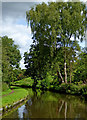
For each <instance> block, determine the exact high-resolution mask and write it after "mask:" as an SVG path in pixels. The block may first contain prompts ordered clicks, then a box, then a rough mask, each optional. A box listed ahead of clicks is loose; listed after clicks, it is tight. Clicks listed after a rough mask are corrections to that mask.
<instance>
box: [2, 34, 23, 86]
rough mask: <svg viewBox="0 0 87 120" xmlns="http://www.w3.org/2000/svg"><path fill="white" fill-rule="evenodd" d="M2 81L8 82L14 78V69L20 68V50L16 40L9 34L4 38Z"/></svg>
mask: <svg viewBox="0 0 87 120" xmlns="http://www.w3.org/2000/svg"><path fill="white" fill-rule="evenodd" d="M1 39H2V81H3V82H7V83H8V84H9V83H10V81H11V80H12V79H14V78H13V74H14V69H17V68H19V62H20V60H21V55H20V51H19V50H18V46H17V45H15V44H14V41H13V40H12V39H11V38H8V37H7V36H3V37H2V38H1Z"/></svg>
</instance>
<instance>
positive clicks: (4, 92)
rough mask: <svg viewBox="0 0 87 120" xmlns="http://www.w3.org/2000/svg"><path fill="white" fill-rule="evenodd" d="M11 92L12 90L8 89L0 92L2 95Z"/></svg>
mask: <svg viewBox="0 0 87 120" xmlns="http://www.w3.org/2000/svg"><path fill="white" fill-rule="evenodd" d="M11 92H12V90H11V89H9V90H7V91H3V92H2V95H7V94H9V93H11Z"/></svg>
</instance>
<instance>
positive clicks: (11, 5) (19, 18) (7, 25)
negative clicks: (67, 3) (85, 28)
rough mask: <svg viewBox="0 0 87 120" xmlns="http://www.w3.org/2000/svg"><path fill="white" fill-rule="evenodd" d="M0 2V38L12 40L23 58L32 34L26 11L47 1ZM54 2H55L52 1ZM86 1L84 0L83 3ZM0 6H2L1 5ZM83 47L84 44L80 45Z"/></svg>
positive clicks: (3, 0)
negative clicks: (4, 37) (6, 37)
mask: <svg viewBox="0 0 87 120" xmlns="http://www.w3.org/2000/svg"><path fill="white" fill-rule="evenodd" d="M0 1H1V0H0ZM33 1H34V2H32V0H31V1H30V0H25V1H24V0H21V1H20V0H13V2H12V0H2V2H1V3H0V11H1V10H2V12H1V14H2V15H1V16H2V17H1V16H0V36H5V35H7V36H8V37H9V38H12V39H13V40H14V43H15V44H17V45H19V50H20V53H21V56H22V57H23V55H24V52H27V51H29V48H30V45H31V44H32V41H33V40H32V33H31V28H30V27H29V26H27V21H26V11H27V10H30V8H31V7H34V6H35V5H36V4H39V3H41V2H42V1H44V2H47V1H48V0H37V1H38V2H36V1H35V0H33ZM54 1H55V0H54ZM85 1H86V0H84V2H85ZM1 4H2V5H1ZM80 45H81V46H83V47H85V42H83V43H82V44H80ZM20 67H21V68H22V69H24V68H25V67H24V58H22V60H21V61H20Z"/></svg>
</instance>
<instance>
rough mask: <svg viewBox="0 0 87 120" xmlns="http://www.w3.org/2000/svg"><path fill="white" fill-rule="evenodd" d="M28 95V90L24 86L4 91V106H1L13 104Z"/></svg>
mask: <svg viewBox="0 0 87 120" xmlns="http://www.w3.org/2000/svg"><path fill="white" fill-rule="evenodd" d="M11 92H12V93H11ZM27 95H28V91H27V90H26V89H23V88H17V87H16V88H14V89H13V90H12V91H11V90H10V89H9V90H7V91H4V92H2V106H0V108H1V107H5V106H8V105H13V104H14V103H15V102H17V101H19V100H20V99H23V98H25V97H26V96H27Z"/></svg>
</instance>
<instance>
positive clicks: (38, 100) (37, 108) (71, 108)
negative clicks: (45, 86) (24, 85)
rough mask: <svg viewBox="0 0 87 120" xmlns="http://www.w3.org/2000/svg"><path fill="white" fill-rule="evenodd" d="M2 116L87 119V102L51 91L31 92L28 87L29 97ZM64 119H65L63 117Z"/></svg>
mask: <svg viewBox="0 0 87 120" xmlns="http://www.w3.org/2000/svg"><path fill="white" fill-rule="evenodd" d="M3 118H8V119H9V118H26V119H29V118H75V120H77V119H76V118H81V119H82V118H84V119H85V120H86V119H87V102H86V101H84V100H81V98H80V97H78V96H72V95H64V94H59V93H53V92H49V91H46V92H44V93H43V92H42V91H40V90H37V92H33V91H32V90H31V89H29V99H28V101H27V102H26V103H24V104H22V105H21V106H20V107H18V108H17V109H15V110H14V111H11V112H9V113H8V114H5V115H4V116H3ZM64 120H65V119H64Z"/></svg>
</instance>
